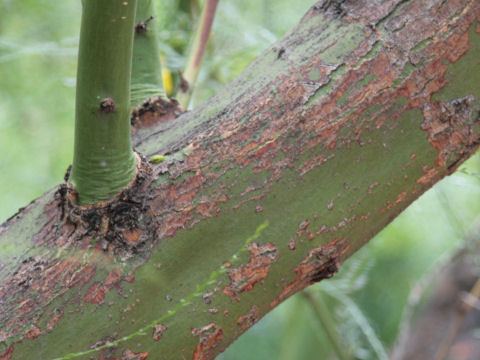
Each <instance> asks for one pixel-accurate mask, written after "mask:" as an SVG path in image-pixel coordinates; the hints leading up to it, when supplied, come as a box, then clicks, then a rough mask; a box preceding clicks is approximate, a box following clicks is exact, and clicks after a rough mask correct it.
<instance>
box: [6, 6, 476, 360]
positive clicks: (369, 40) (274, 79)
mask: <svg viewBox="0 0 480 360" xmlns="http://www.w3.org/2000/svg"><path fill="white" fill-rule="evenodd" d="M479 19H480V4H479V3H478V1H473V0H472V1H465V2H461V3H460V2H444V1H440V0H429V1H424V0H422V1H420V0H417V1H416V0H410V1H400V0H398V1H393V0H391V1H383V2H378V1H375V2H374V1H368V0H360V1H355V2H345V1H341V2H336V1H326V2H320V3H318V4H317V5H315V6H314V7H313V8H312V9H311V10H310V11H309V12H308V13H307V15H306V16H305V17H304V18H303V19H302V21H301V22H300V24H299V25H298V26H297V27H296V28H295V29H293V30H292V31H291V32H290V33H289V34H287V35H286V36H285V37H284V38H283V39H281V40H280V41H279V42H278V43H277V44H275V45H274V46H272V48H270V49H269V50H267V52H266V53H265V54H264V55H262V56H261V57H260V58H258V59H257V60H256V61H255V62H254V63H253V64H252V65H251V66H249V68H248V69H247V70H246V71H245V72H244V73H243V74H242V75H241V76H240V77H239V78H238V79H237V80H236V81H235V82H233V83H232V84H231V85H229V86H228V87H226V88H225V89H224V90H223V91H222V92H221V93H220V94H219V95H217V96H216V97H214V98H213V99H211V100H210V101H209V102H208V103H207V104H205V105H204V106H202V107H200V108H199V109H197V110H195V111H194V112H192V113H187V114H184V115H181V116H179V117H177V118H176V119H173V120H170V121H167V120H165V118H164V117H162V116H163V114H165V113H168V114H170V115H172V114H173V115H172V117H174V116H176V115H177V114H178V113H177V112H176V110H175V107H174V106H173V105H174V104H173V105H172V104H169V103H166V102H165V101H160V100H158V102H157V103H154V102H152V103H150V104H149V106H148V107H145V108H140V109H137V110H136V112H135V114H136V116H137V117H138V118H136V119H134V120H135V123H136V124H137V126H136V133H135V144H136V148H137V150H139V151H140V152H141V153H143V154H145V155H146V160H148V159H149V158H150V157H151V156H153V155H164V156H166V159H165V160H164V161H163V162H160V163H158V164H152V165H147V164H146V161H145V162H144V164H143V168H142V171H141V172H140V174H139V177H138V178H137V182H136V184H135V185H134V187H133V188H132V189H130V190H129V191H127V192H125V193H124V194H123V195H122V196H121V198H120V199H119V200H118V201H117V202H114V203H112V204H110V205H108V206H107V207H105V208H95V209H89V210H82V209H78V208H76V207H75V206H74V205H72V204H71V202H70V200H69V196H68V194H65V193H66V189H65V187H64V186H60V187H59V188H56V189H53V190H52V191H50V192H48V193H46V194H45V195H44V196H43V197H41V198H40V199H38V200H36V201H35V202H34V203H32V204H31V205H29V206H28V207H27V208H26V209H25V210H23V211H22V212H21V213H19V214H17V215H16V216H14V217H13V218H12V219H10V220H9V221H8V222H7V223H5V224H4V225H2V227H1V230H0V248H1V249H3V251H2V254H1V255H0V256H1V258H0V264H1V265H0V281H1V285H0V299H2V300H1V301H2V302H1V303H0V312H1V313H2V314H4V316H3V317H2V319H0V329H2V330H1V332H0V336H1V337H2V339H4V342H3V344H4V345H3V346H4V349H2V350H0V351H4V352H3V356H4V357H5V358H7V359H9V358H12V359H26V358H31V356H32V354H35V356H36V357H37V358H41V359H52V358H61V357H62V356H63V355H65V354H73V355H70V357H69V358H72V357H74V356H77V355H78V358H82V359H88V358H89V357H90V356H94V357H99V358H102V359H117V358H118V359H120V358H122V359H128V358H129V356H130V358H131V357H132V356H133V355H132V354H134V353H136V354H137V358H139V359H147V358H148V359H150V358H152V359H164V358H165V359H167V358H168V359H170V358H177V357H179V358H181V357H182V356H183V357H185V358H192V359H209V358H213V357H214V356H215V355H216V354H218V353H219V352H221V351H222V350H223V349H224V348H225V347H226V346H228V344H230V343H231V342H232V341H233V340H234V339H235V338H236V337H237V336H239V335H240V334H241V333H242V332H244V331H245V330H247V329H248V328H249V327H250V326H251V325H252V324H254V323H255V322H256V321H258V319H259V318H261V317H262V316H263V315H264V314H265V313H267V312H268V311H270V310H271V309H272V308H273V307H275V306H276V305H277V304H279V303H280V302H281V301H283V300H284V299H286V298H287V297H289V296H290V295H292V294H294V293H296V292H298V291H299V290H301V289H303V288H305V287H306V286H308V285H310V284H312V283H313V282H316V281H320V280H322V279H324V278H327V277H330V276H332V275H333V274H334V273H335V272H336V270H337V268H338V266H339V265H340V264H341V262H342V261H343V260H344V259H345V258H346V257H348V256H350V255H351V254H353V253H354V252H355V250H356V249H358V248H359V247H360V246H362V245H363V244H364V243H365V242H366V241H368V240H369V239H370V238H371V237H372V236H373V235H374V234H376V233H377V232H378V231H380V230H381V229H382V228H383V227H384V226H385V225H386V224H388V223H389V222H390V221H391V220H392V219H393V218H394V217H395V216H396V215H397V214H398V213H400V212H401V211H402V210H403V209H404V208H405V207H407V206H408V205H409V204H410V203H411V202H412V201H413V200H414V199H416V198H417V197H418V196H420V195H421V194H422V193H423V192H424V191H425V190H426V189H428V188H429V187H431V186H432V185H433V183H435V182H436V181H438V180H439V179H440V178H442V177H443V176H445V175H446V174H448V173H449V172H451V171H453V170H454V169H455V168H456V167H457V166H458V165H459V164H460V163H461V162H462V161H463V160H465V159H466V158H467V157H468V156H469V155H470V154H472V153H473V151H474V150H475V149H476V148H477V146H478V143H479V139H480V123H479V122H480V115H479V110H480V85H479V84H480V71H479V66H480V65H479V64H478V59H479V58H480V25H479ZM155 104H157V105H155ZM153 121H157V123H156V124H154V125H152V122H153ZM142 124H143V125H142ZM142 126H143V127H142ZM108 344H110V345H111V346H108ZM0 354H1V353H0ZM122 356H123V357H122Z"/></svg>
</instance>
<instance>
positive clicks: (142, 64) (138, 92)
mask: <svg viewBox="0 0 480 360" xmlns="http://www.w3.org/2000/svg"><path fill="white" fill-rule="evenodd" d="M135 24H136V25H135V39H134V42H133V64H132V86H131V92H130V95H131V98H130V105H131V106H137V105H139V104H140V103H142V102H143V101H144V100H145V99H147V98H149V97H152V96H156V95H161V96H163V97H165V91H164V89H163V84H162V66H161V62H160V52H159V49H158V37H157V29H156V19H155V15H154V6H153V1H152V0H138V3H137V14H136V17H135Z"/></svg>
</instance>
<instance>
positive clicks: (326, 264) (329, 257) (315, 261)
mask: <svg viewBox="0 0 480 360" xmlns="http://www.w3.org/2000/svg"><path fill="white" fill-rule="evenodd" d="M349 247H350V245H349V244H348V243H347V240H346V239H335V240H333V241H331V242H329V243H328V244H325V245H323V246H320V247H318V248H315V249H312V250H310V251H309V252H308V255H307V257H305V258H304V259H303V260H302V262H301V263H300V264H299V265H298V266H297V267H296V268H295V269H294V270H293V271H294V272H295V273H296V274H297V277H296V279H295V280H294V281H292V282H291V283H289V284H287V285H286V286H285V287H284V288H283V289H282V291H281V292H280V294H279V295H278V296H277V297H276V298H275V299H274V300H273V301H272V302H271V304H270V308H274V307H275V306H277V305H278V304H279V303H281V302H282V301H283V300H285V299H286V298H288V297H289V296H291V295H293V294H295V293H297V292H299V291H300V290H302V289H304V288H306V287H307V286H309V285H311V284H313V283H315V282H318V281H320V280H322V279H327V278H330V277H332V276H333V275H334V274H335V273H336V272H337V270H338V266H339V264H338V260H337V259H338V258H340V257H341V256H342V255H343V254H344V253H345V252H346V251H347V250H348V248H349Z"/></svg>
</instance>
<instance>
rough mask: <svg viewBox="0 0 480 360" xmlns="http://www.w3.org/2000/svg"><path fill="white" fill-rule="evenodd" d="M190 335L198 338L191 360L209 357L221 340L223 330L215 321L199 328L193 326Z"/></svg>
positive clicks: (201, 359) (203, 359)
mask: <svg viewBox="0 0 480 360" xmlns="http://www.w3.org/2000/svg"><path fill="white" fill-rule="evenodd" d="M192 335H193V336H196V337H199V338H200V341H199V343H198V345H197V347H196V348H195V350H194V352H193V357H192V359H193V360H207V359H211V358H212V356H213V353H214V351H215V348H216V347H217V346H218V345H219V344H220V342H221V341H222V340H223V331H222V329H220V328H218V327H217V325H216V324H215V323H209V324H208V325H205V326H204V327H201V328H193V329H192Z"/></svg>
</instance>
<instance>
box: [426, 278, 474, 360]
mask: <svg viewBox="0 0 480 360" xmlns="http://www.w3.org/2000/svg"><path fill="white" fill-rule="evenodd" d="M479 297H480V278H478V279H477V281H476V282H475V285H473V287H472V290H470V293H469V298H470V299H476V300H477V301H476V302H474V303H475V304H477V303H478V298H479ZM472 307H473V306H472V304H471V303H470V302H466V301H462V302H461V305H460V306H459V307H458V311H457V314H456V316H455V319H454V321H453V323H452V324H451V325H450V328H449V329H448V333H447V336H446V337H445V338H444V340H443V342H442V343H441V345H440V348H439V350H438V351H437V353H436V355H435V360H445V359H446V358H447V356H448V353H449V351H450V348H451V347H452V344H453V342H454V341H455V338H456V337H457V335H458V333H459V331H460V329H461V327H462V325H463V321H464V320H465V316H466V315H467V313H468V311H469V310H470V309H472Z"/></svg>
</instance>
